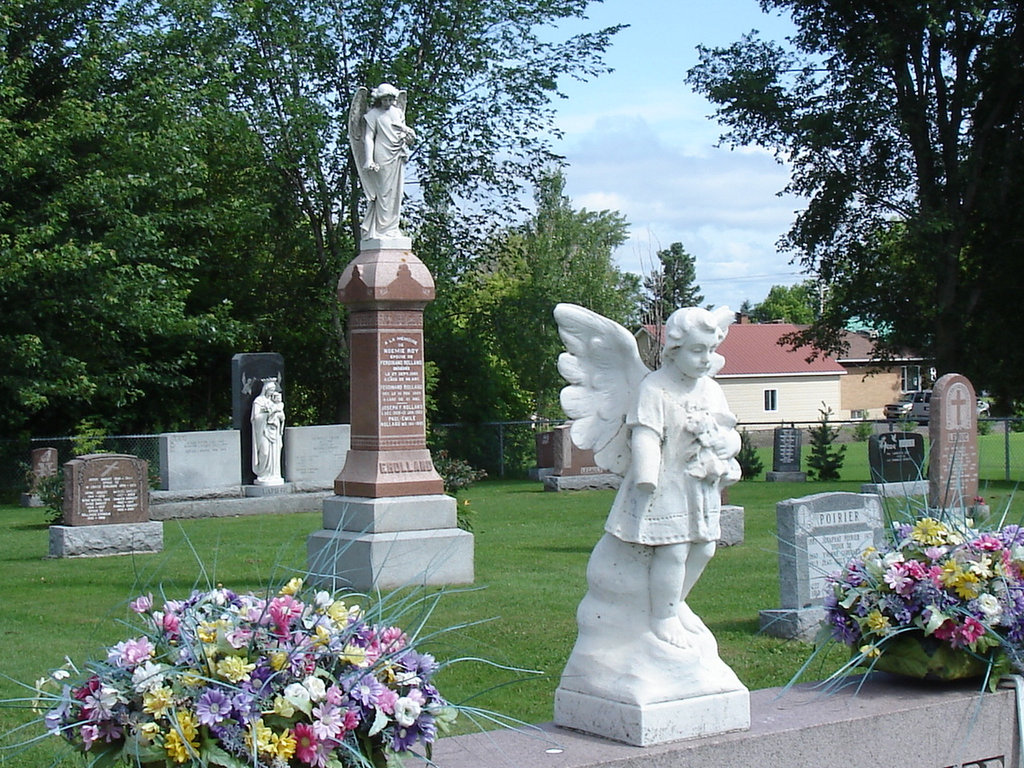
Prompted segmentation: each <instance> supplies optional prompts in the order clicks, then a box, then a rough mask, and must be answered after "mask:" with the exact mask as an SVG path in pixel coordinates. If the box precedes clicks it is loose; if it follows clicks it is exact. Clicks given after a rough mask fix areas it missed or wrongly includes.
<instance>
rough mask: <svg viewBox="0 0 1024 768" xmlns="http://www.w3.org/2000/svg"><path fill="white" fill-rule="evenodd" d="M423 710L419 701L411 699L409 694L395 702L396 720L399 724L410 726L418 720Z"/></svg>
mask: <svg viewBox="0 0 1024 768" xmlns="http://www.w3.org/2000/svg"><path fill="white" fill-rule="evenodd" d="M421 710H422V708H421V707H420V704H419V702H418V701H415V700H413V699H410V698H409V697H408V696H402V697H401V698H400V699H399V700H398V701H396V702H395V720H396V721H397V723H398V724H399V725H401V726H403V727H405V728H408V727H409V726H410V725H412V724H413V723H415V722H416V718H417V717H419V716H420V711H421Z"/></svg>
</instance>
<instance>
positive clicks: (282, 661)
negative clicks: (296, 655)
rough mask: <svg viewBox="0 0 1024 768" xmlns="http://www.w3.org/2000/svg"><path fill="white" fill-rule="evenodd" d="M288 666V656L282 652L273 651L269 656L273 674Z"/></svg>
mask: <svg viewBox="0 0 1024 768" xmlns="http://www.w3.org/2000/svg"><path fill="white" fill-rule="evenodd" d="M287 665H288V654H287V653H285V652H284V651H274V652H273V653H272V654H270V666H271V668H272V669H273V670H274V671H275V672H280V671H281V670H282V669H284V668H285V667H286V666H287Z"/></svg>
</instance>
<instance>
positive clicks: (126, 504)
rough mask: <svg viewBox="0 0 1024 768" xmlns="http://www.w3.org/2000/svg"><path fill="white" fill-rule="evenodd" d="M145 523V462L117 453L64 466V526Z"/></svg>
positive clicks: (87, 458) (147, 479)
mask: <svg viewBox="0 0 1024 768" xmlns="http://www.w3.org/2000/svg"><path fill="white" fill-rule="evenodd" d="M148 521H149V472H148V465H147V463H146V461H144V460H143V459H140V458H138V457H136V456H126V455H123V454H118V453H91V454H89V455H87V456H79V457H78V458H76V459H72V460H71V461H69V462H67V463H66V464H65V465H64V525H66V526H78V525H109V524H117V523H141V522H148Z"/></svg>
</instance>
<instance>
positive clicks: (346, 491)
mask: <svg viewBox="0 0 1024 768" xmlns="http://www.w3.org/2000/svg"><path fill="white" fill-rule="evenodd" d="M433 298H434V280H433V278H432V277H431V276H430V272H429V271H428V270H427V268H426V266H425V265H424V264H423V262H422V261H420V260H419V259H418V258H417V257H416V256H415V255H414V254H413V253H412V251H411V250H403V249H386V250H385V249H375V250H364V251H361V252H360V254H359V256H357V257H356V258H355V259H354V260H353V261H352V262H351V263H350V264H349V265H348V267H347V268H346V269H345V271H344V273H342V276H341V280H340V282H339V283H338V299H339V300H340V301H341V303H342V304H344V305H345V306H347V307H348V308H349V329H350V330H349V338H350V349H351V361H352V383H351V394H350V402H351V411H352V445H351V448H350V449H349V452H348V457H347V459H346V460H345V467H344V469H342V471H341V474H340V475H338V478H337V480H335V481H334V492H335V493H337V494H338V495H339V496H366V497H370V498H380V497H384V496H414V495H422V494H435V493H443V492H444V483H443V481H442V480H441V476H440V475H438V474H437V471H436V470H435V469H434V464H433V461H431V458H430V451H429V450H427V437H426V409H425V404H424V374H423V308H424V307H425V306H426V305H427V303H428V302H430V301H431V300H433Z"/></svg>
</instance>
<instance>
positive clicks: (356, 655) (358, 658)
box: [338, 645, 366, 667]
mask: <svg viewBox="0 0 1024 768" xmlns="http://www.w3.org/2000/svg"><path fill="white" fill-rule="evenodd" d="M338 658H339V659H340V660H341V661H344V662H347V663H349V664H351V665H352V666H353V667H361V666H362V665H363V664H365V663H366V649H364V648H360V647H359V646H358V645H346V646H345V650H344V651H342V652H341V653H340V654H338Z"/></svg>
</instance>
